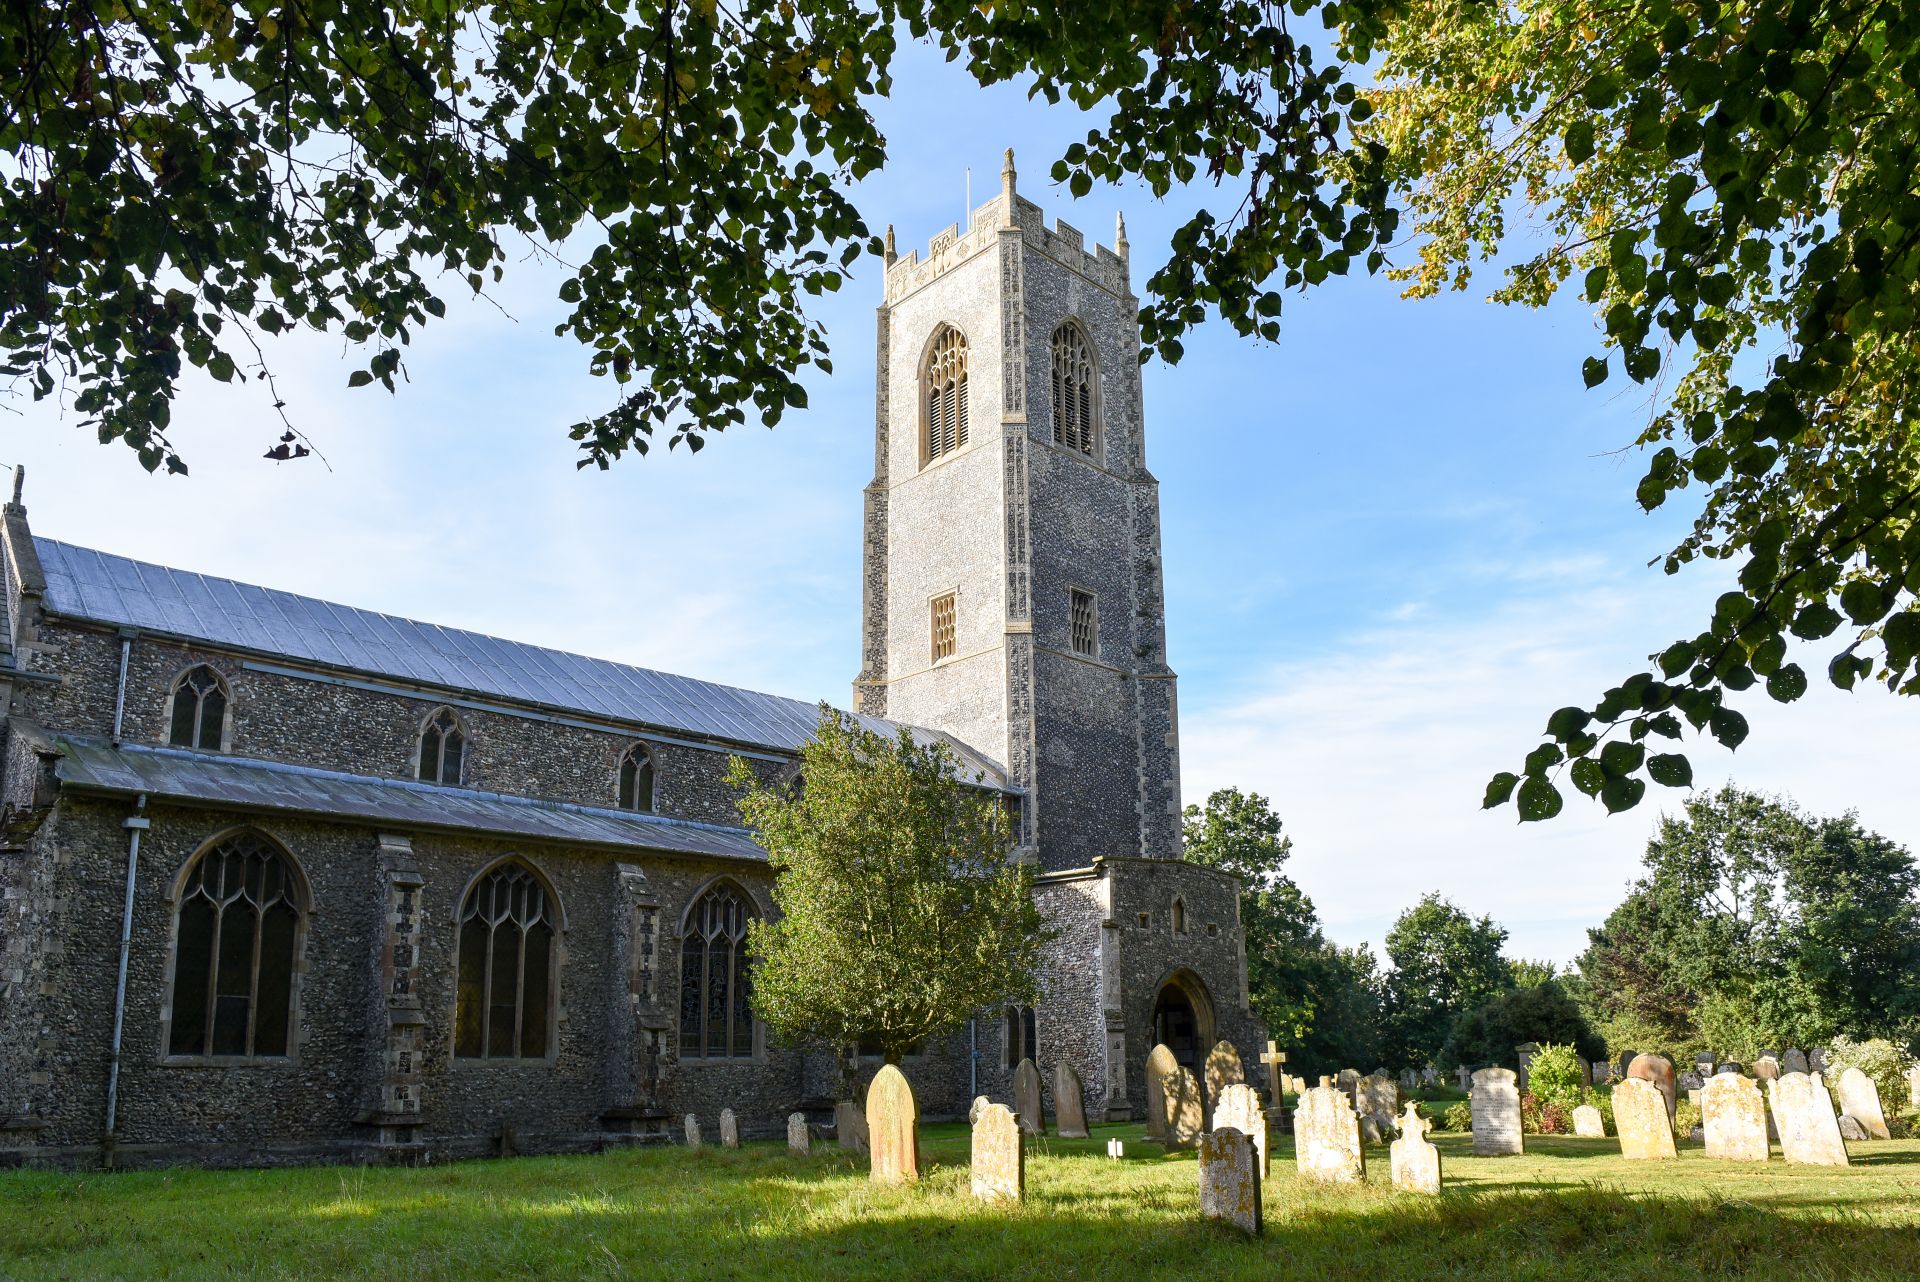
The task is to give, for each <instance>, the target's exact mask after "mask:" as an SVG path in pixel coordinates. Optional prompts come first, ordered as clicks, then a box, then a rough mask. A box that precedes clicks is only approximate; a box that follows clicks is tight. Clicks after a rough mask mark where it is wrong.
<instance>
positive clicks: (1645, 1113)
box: [1613, 1077, 1679, 1161]
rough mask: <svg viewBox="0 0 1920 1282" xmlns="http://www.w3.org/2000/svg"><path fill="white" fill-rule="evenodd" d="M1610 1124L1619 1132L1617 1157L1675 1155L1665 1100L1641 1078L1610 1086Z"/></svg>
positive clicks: (1635, 1158) (1633, 1157)
mask: <svg viewBox="0 0 1920 1282" xmlns="http://www.w3.org/2000/svg"><path fill="white" fill-rule="evenodd" d="M1613 1126H1614V1129H1615V1130H1617V1131H1619V1132H1620V1156H1621V1157H1624V1158H1628V1159H1632V1160H1636V1161H1641V1160H1650V1159H1657V1158H1670V1157H1677V1156H1679V1154H1677V1153H1676V1152H1675V1151H1674V1147H1673V1122H1672V1120H1671V1119H1669V1118H1668V1117H1667V1101H1666V1099H1665V1098H1664V1097H1662V1095H1661V1094H1660V1088H1659V1087H1658V1086H1655V1085H1654V1084H1653V1083H1652V1082H1650V1081H1648V1080H1647V1079H1646V1078H1644V1077H1629V1078H1628V1079H1627V1080H1626V1081H1624V1082H1622V1083H1620V1084H1619V1085H1618V1086H1616V1087H1614V1088H1613Z"/></svg>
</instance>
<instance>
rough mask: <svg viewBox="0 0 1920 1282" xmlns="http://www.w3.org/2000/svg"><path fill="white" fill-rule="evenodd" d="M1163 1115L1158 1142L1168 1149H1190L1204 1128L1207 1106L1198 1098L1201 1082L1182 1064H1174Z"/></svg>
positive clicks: (1167, 1087) (1168, 1081)
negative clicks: (1160, 1137)
mask: <svg viewBox="0 0 1920 1282" xmlns="http://www.w3.org/2000/svg"><path fill="white" fill-rule="evenodd" d="M1165 1100H1166V1116H1165V1118H1164V1119H1162V1124H1161V1134H1162V1139H1161V1141H1160V1142H1161V1143H1162V1144H1164V1145H1166V1146H1167V1147H1168V1148H1192V1147H1193V1146H1194V1145H1195V1144H1197V1143H1199V1142H1200V1135H1201V1133H1202V1132H1203V1131H1205V1130H1206V1109H1205V1107H1203V1105H1202V1101H1201V1098H1200V1082H1199V1079H1197V1078H1195V1077H1194V1075H1193V1074H1192V1073H1191V1072H1189V1071H1187V1068H1186V1067H1185V1066H1184V1065H1175V1066H1174V1070H1173V1076H1172V1077H1170V1078H1168V1079H1167V1084H1166V1095H1165Z"/></svg>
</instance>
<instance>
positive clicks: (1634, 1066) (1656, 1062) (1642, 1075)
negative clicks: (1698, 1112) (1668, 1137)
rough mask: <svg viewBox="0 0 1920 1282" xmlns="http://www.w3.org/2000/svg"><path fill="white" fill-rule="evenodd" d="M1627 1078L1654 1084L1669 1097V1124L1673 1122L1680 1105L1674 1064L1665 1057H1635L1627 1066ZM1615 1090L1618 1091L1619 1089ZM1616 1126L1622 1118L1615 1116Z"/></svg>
mask: <svg viewBox="0 0 1920 1282" xmlns="http://www.w3.org/2000/svg"><path fill="white" fill-rule="evenodd" d="M1627 1076H1628V1077H1629V1078H1639V1079H1640V1080H1641V1081H1643V1082H1652V1083H1653V1084H1654V1085H1655V1086H1657V1087H1659V1088H1660V1093H1661V1094H1662V1095H1664V1096H1666V1097H1667V1122H1668V1124H1669V1125H1671V1124H1672V1122H1673V1115H1674V1110H1675V1109H1677V1108H1678V1107H1679V1105H1680V1086H1679V1080H1678V1079H1677V1078H1676V1077H1675V1076H1674V1072H1673V1063H1672V1061H1671V1060H1669V1059H1668V1058H1667V1057H1666V1056H1665V1055H1651V1054H1649V1055H1635V1056H1634V1057H1633V1062H1632V1063H1631V1064H1628V1065H1627ZM1615 1089H1618V1088H1617V1087H1616V1088H1615ZM1613 1121H1614V1125H1615V1127H1616V1128H1618V1126H1619V1123H1620V1118H1619V1115H1618V1114H1615V1115H1614V1119H1613Z"/></svg>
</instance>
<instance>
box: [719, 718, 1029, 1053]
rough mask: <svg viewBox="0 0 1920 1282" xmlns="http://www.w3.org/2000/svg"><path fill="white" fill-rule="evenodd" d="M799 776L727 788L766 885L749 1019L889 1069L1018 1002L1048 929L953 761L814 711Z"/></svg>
mask: <svg viewBox="0 0 1920 1282" xmlns="http://www.w3.org/2000/svg"><path fill="white" fill-rule="evenodd" d="M800 770H801V779H802V780H804V786H801V785H800V784H799V782H798V781H796V783H794V784H791V785H776V784H771V783H768V782H766V781H765V780H762V779H761V778H760V777H759V776H757V775H756V774H755V773H754V772H753V771H752V769H750V768H749V767H748V766H747V764H746V763H745V762H744V761H741V760H739V759H738V758H736V759H735V760H734V763H733V769H732V771H731V772H730V773H729V776H728V778H729V781H730V782H732V783H733V784H734V785H735V786H736V787H738V788H741V789H743V790H744V792H745V796H743V797H742V798H741V800H740V813H741V814H742V815H743V816H744V817H745V818H746V821H747V822H748V823H749V824H751V825H752V826H753V827H754V828H755V829H757V830H758V832H759V835H760V842H761V844H762V845H764V846H765V847H766V848H767V852H768V855H769V856H770V858H771V861H772V864H773V868H774V871H775V872H776V873H777V874H778V876H777V877H776V878H775V880H774V884H773V900H774V903H775V904H776V905H777V906H778V907H779V909H780V915H779V917H778V918H777V919H775V920H772V921H757V922H754V923H753V925H752V927H751V935H750V936H749V940H748V946H749V948H751V950H752V951H753V953H754V955H755V957H757V958H758V959H759V960H758V965H757V966H756V968H755V970H754V979H753V1006H754V1011H755V1013H756V1014H758V1015H759V1016H760V1018H762V1019H764V1020H766V1021H767V1023H768V1024H769V1025H771V1026H772V1027H773V1028H774V1029H775V1030H776V1031H777V1032H779V1033H780V1034H781V1035H782V1036H785V1037H787V1038H790V1039H793V1040H818V1041H824V1042H826V1043H828V1044H830V1045H832V1046H835V1047H847V1046H853V1045H865V1046H870V1047H875V1048H877V1049H878V1050H879V1052H880V1053H881V1054H882V1055H884V1056H885V1057H886V1060H887V1062H888V1063H890V1064H892V1063H898V1062H899V1060H900V1057H901V1056H902V1055H904V1054H905V1053H906V1052H907V1051H909V1050H911V1049H912V1048H913V1047H914V1046H916V1045H918V1044H919V1043H921V1042H923V1041H925V1040H926V1039H928V1038H930V1037H937V1036H939V1035H940V1034H942V1033H945V1032H947V1031H949V1030H951V1029H953V1028H955V1027H957V1026H958V1025H959V1024H960V1023H961V1022H962V1021H964V1020H965V1019H966V1018H967V1017H968V1016H969V1015H970V1014H972V1013H973V1012H974V1011H977V1010H979V1009H981V1008H982V1007H986V1006H996V1005H1000V1004H1002V1003H1005V1002H1029V1003H1030V1002H1032V1001H1034V1000H1035V998H1036V997H1037V995H1038V989H1037V984H1036V980H1035V975H1036V973H1037V969H1038V963H1039V957H1040V947H1041V945H1042V944H1043V943H1044V942H1045V940H1046V938H1047V932H1046V931H1045V929H1044V928H1043V926H1042V924H1041V920H1040V911H1039V909H1038V908H1037V907H1036V906H1035V905H1034V902H1033V894H1032V889H1033V870H1032V868H1031V867H1030V866H1028V865H1025V864H1016V863H1013V862H1011V861H1010V860H1009V859H1008V858H1007V852H1008V850H1009V848H1010V846H1011V845H1012V831H1011V828H1010V826H1009V822H1008V820H1009V816H1008V814H1007V811H1006V808H1005V807H1004V806H1003V805H1002V803H1001V799H1000V798H999V796H997V795H996V794H994V793H991V792H987V791H984V790H982V789H980V788H977V787H974V786H973V785H972V784H970V783H968V782H966V781H964V780H962V779H960V778H958V777H957V776H956V774H955V759H954V756H953V753H952V750H951V749H949V748H948V747H947V746H946V745H945V744H943V743H932V744H922V743H916V742H915V741H914V739H913V737H912V735H911V734H910V733H909V732H908V731H905V730H902V731H901V732H900V734H899V735H898V736H896V737H892V738H889V737H888V736H885V735H881V734H876V733H874V732H873V731H870V730H867V729H865V728H863V727H862V726H860V725H859V723H857V722H856V721H854V720H853V719H852V718H851V717H847V716H845V715H844V714H841V713H838V712H835V711H834V710H833V709H831V708H828V707H825V706H824V705H823V706H822V707H821V709H820V724H819V728H818V730H817V731H816V732H815V736H814V739H813V741H812V742H810V743H809V744H807V746H806V747H804V748H803V749H801V752H800Z"/></svg>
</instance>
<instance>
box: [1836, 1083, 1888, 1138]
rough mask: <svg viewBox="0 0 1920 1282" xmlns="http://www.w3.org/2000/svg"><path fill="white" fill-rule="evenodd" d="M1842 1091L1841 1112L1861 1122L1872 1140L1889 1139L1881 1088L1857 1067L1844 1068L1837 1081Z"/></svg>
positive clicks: (1861, 1126)
mask: <svg viewBox="0 0 1920 1282" xmlns="http://www.w3.org/2000/svg"><path fill="white" fill-rule="evenodd" d="M1835 1086H1836V1087H1837V1088H1838V1089H1839V1092H1840V1112H1841V1114H1842V1115H1844V1116H1846V1117H1851V1118H1853V1119H1854V1120H1855V1121H1857V1122H1859V1123H1860V1129H1861V1130H1863V1131H1865V1132H1866V1133H1867V1138H1868V1139H1870V1140H1888V1139H1892V1138H1893V1136H1892V1134H1891V1133H1889V1132H1888V1130H1887V1115H1886V1114H1885V1113H1883V1112H1881V1111H1880V1088H1879V1087H1878V1086H1875V1085H1874V1084H1873V1079H1872V1078H1871V1077H1868V1076H1867V1075H1866V1074H1865V1073H1863V1072H1861V1071H1860V1070H1859V1069H1857V1068H1848V1069H1842V1070H1841V1072H1840V1080H1839V1081H1838V1082H1836V1083H1835Z"/></svg>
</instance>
